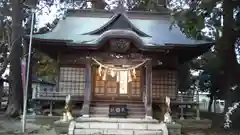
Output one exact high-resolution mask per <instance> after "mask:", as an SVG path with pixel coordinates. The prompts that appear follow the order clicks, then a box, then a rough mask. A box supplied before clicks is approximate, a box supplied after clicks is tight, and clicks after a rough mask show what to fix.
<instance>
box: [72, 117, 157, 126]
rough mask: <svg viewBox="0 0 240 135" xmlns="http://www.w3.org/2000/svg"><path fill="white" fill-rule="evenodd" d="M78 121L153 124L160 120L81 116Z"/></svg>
mask: <svg viewBox="0 0 240 135" xmlns="http://www.w3.org/2000/svg"><path fill="white" fill-rule="evenodd" d="M76 122H107V123H151V124H158V123H159V121H158V120H156V119H140V118H136V119H128V118H127V119H126V118H105V117H104V118H103V117H98V118H91V117H90V118H84V117H79V118H77V119H76Z"/></svg>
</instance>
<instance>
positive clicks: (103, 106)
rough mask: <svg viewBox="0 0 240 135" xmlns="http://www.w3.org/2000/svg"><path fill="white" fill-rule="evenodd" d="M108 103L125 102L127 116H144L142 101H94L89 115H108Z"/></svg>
mask: <svg viewBox="0 0 240 135" xmlns="http://www.w3.org/2000/svg"><path fill="white" fill-rule="evenodd" d="M109 104H126V105H127V109H128V116H127V118H144V117H145V108H144V105H143V103H142V102H137V103H114V102H95V103H92V104H91V107H90V116H91V117H108V113H109Z"/></svg>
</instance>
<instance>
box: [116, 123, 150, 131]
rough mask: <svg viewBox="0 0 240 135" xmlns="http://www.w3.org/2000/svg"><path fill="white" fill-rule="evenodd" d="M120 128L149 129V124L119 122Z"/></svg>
mask: <svg viewBox="0 0 240 135" xmlns="http://www.w3.org/2000/svg"><path fill="white" fill-rule="evenodd" d="M118 125H119V129H133V130H134V129H140V130H147V124H144V123H143V124H141V123H119V124H118Z"/></svg>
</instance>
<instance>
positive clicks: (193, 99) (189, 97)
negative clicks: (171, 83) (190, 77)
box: [174, 93, 199, 104]
mask: <svg viewBox="0 0 240 135" xmlns="http://www.w3.org/2000/svg"><path fill="white" fill-rule="evenodd" d="M174 102H176V103H179V104H198V103H199V94H184V93H179V94H178V95H177V97H176V100H175V101H174Z"/></svg>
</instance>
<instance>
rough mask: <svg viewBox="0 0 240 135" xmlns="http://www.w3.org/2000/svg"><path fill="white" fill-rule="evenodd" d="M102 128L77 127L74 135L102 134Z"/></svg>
mask: <svg viewBox="0 0 240 135" xmlns="http://www.w3.org/2000/svg"><path fill="white" fill-rule="evenodd" d="M102 134H103V130H101V129H75V130H74V135H102Z"/></svg>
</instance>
